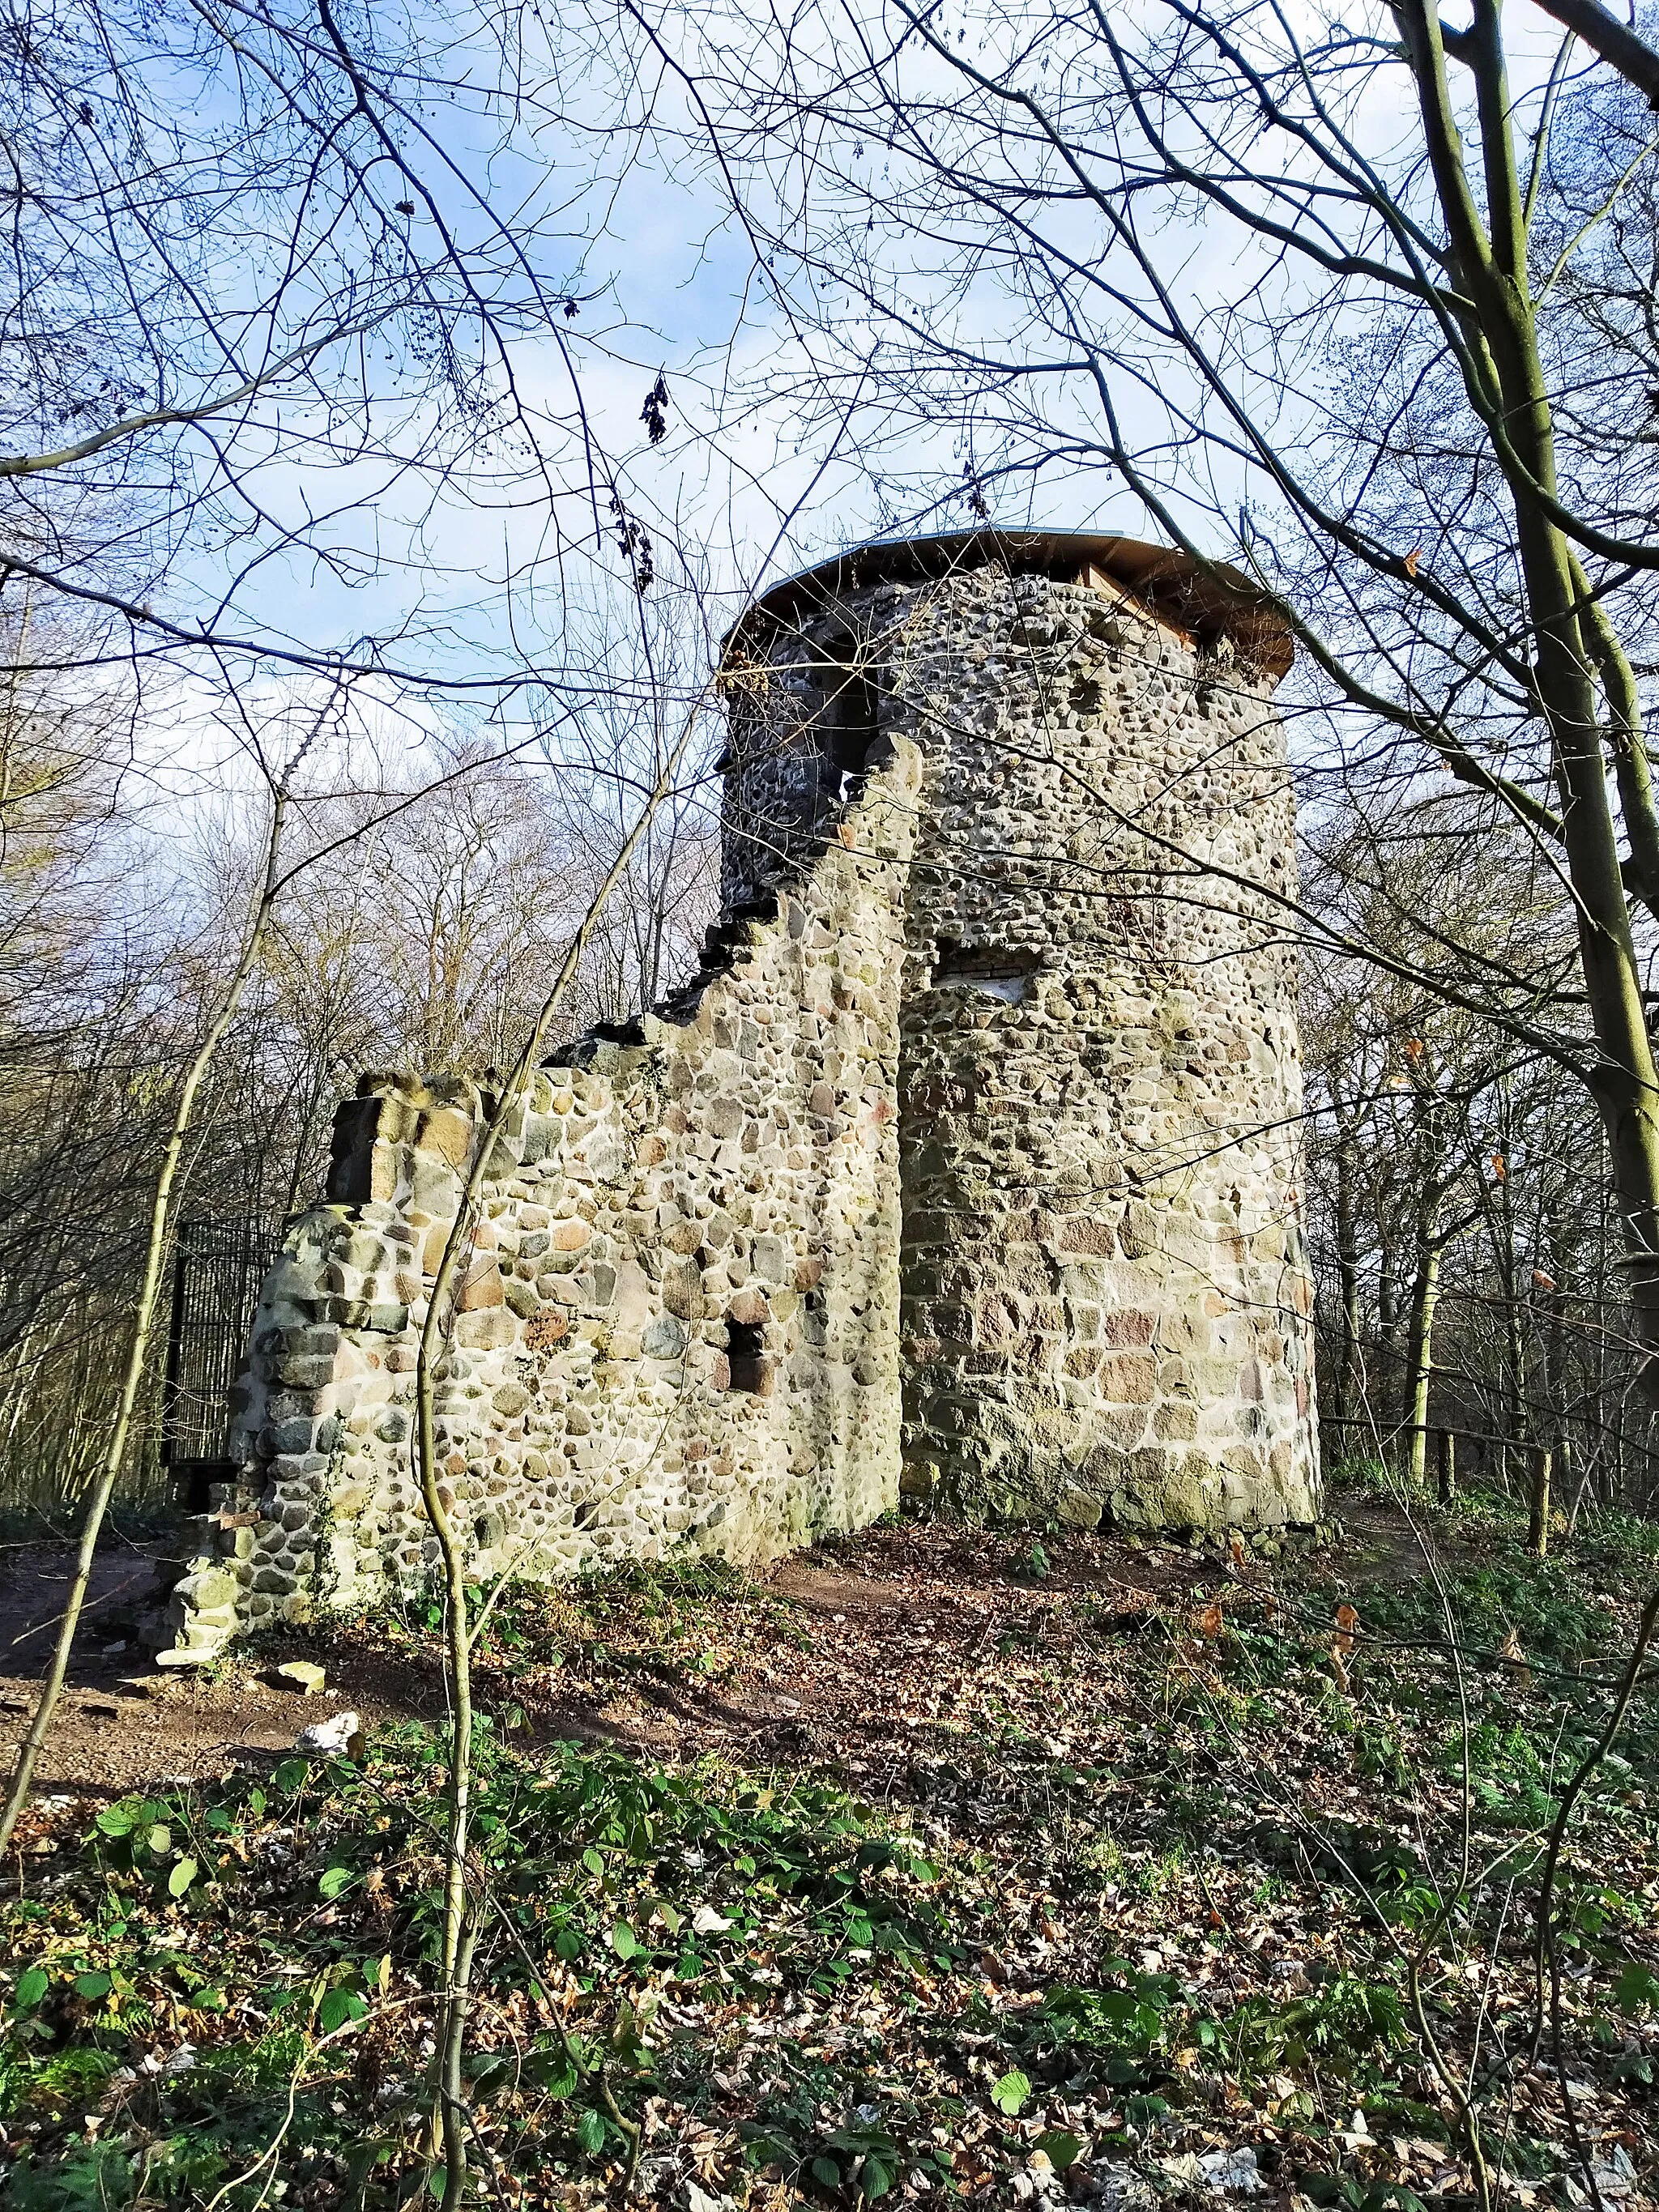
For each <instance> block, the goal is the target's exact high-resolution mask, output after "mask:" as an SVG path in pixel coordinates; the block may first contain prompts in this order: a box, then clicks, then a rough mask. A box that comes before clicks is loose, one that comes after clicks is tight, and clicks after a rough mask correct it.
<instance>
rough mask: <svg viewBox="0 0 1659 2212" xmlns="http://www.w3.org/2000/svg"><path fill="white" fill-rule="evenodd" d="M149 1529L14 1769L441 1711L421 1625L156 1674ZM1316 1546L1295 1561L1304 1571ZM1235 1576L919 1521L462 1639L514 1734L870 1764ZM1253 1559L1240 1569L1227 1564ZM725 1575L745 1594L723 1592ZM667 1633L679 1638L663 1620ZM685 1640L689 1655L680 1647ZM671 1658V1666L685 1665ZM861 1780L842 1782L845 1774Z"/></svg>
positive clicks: (72, 1765)
mask: <svg viewBox="0 0 1659 2212" xmlns="http://www.w3.org/2000/svg"><path fill="white" fill-rule="evenodd" d="M1349 1512H1350V1516H1351V1518H1352V1520H1353V1522H1354V1527H1353V1533H1352V1536H1350V1537H1347V1538H1345V1539H1344V1540H1343V1541H1342V1543H1341V1547H1340V1565H1341V1572H1342V1578H1343V1579H1344V1581H1345V1582H1355V1581H1360V1582H1363V1581H1365V1580H1370V1579H1382V1580H1388V1581H1395V1580H1397V1579H1398V1578H1399V1577H1401V1575H1403V1574H1405V1573H1408V1572H1412V1571H1415V1562H1416V1558H1417V1553H1416V1546H1415V1542H1414V1540H1413V1537H1412V1534H1411V1531H1410V1529H1409V1528H1408V1526H1407V1524H1406V1522H1405V1521H1404V1519H1403V1516H1401V1515H1400V1514H1399V1513H1398V1511H1397V1510H1395V1509H1394V1508H1392V1507H1390V1506H1386V1505H1381V1504H1376V1503H1374V1502H1370V1501H1366V1502H1364V1504H1360V1503H1359V1502H1358V1501H1355V1502H1354V1504H1351V1506H1350V1508H1349ZM166 1551H167V1547H166V1545H165V1544H164V1543H162V1542H151V1543H149V1544H143V1543H138V1542H133V1541H112V1543H111V1545H110V1547H109V1548H108V1549H107V1551H106V1553H105V1554H104V1556H103V1557H102V1558H101V1559H100V1561H99V1563H98V1567H97V1571H96V1574H95V1577H94V1586H93V1590H92V1593H91V1597H90V1600H89V1603H88V1608H87V1611H86V1613H85V1615H84V1616H83V1622H82V1632H81V1637H80V1639H79V1644H78V1646H77V1650H76V1656H75V1659H74V1662H73V1664H72V1666H71V1668H70V1680H69V1683H68V1686H67V1687H66V1689H65V1692H64V1698H63V1700H62V1703H61V1705H60V1707H59V1711H58V1716H57V1718H56V1720H55V1722H54V1724H53V1727H52V1734H51V1735H50V1736H49V1738H48V1740H47V1743H46V1748H45V1751H44V1753H43V1755H42V1758H41V1760H40V1767H39V1769H38V1787H39V1789H40V1791H41V1792H42V1793H43V1794H45V1795H46V1796H57V1797H58V1798H60V1799H63V1800H69V1799H75V1798H88V1799H103V1798H106V1797H108V1796H112V1795H114V1794H118V1793H119V1792H121V1791H124V1790H131V1789H135V1788H139V1787H143V1786H146V1785H149V1784H154V1783H157V1782H162V1781H167V1780H172V1779H185V1778H188V1779H192V1780H194V1779H200V1778H205V1777H208V1776H210V1775H214V1774H219V1773H222V1772H224V1771H226V1770H227V1769H228V1768H229V1767H231V1766H233V1765H241V1764H246V1763H248V1762H250V1761H252V1762H254V1763H258V1762H261V1761H264V1760H269V1759H272V1758H273V1757H276V1756H277V1755H280V1754H283V1753H287V1752H289V1751H290V1750H291V1749H292V1748H293V1747H294V1742H295V1736H296V1735H297V1733H298V1731H299V1730H300V1729H302V1728H304V1727H306V1726H307V1725H308V1724H310V1723H313V1722H317V1721H321V1720H325V1719H327V1718H328V1717H330V1716H331V1715H332V1714H334V1713H337V1712H338V1711H343V1710H345V1709H347V1708H349V1709H352V1710H354V1711H356V1712H357V1713H358V1714H359V1715H360V1716H361V1717H362V1720H363V1722H364V1723H365V1725H366V1726H367V1727H368V1729H370V1730H371V1731H372V1730H374V1729H376V1728H378V1727H380V1726H382V1725H385V1724H386V1723H392V1722H396V1721H400V1720H424V1721H432V1720H436V1719H439V1718H441V1717H442V1714H443V1711H444V1704H445V1700H444V1687H443V1677H442V1671H441V1664H440V1659H439V1652H438V1649H437V1643H436V1639H435V1638H434V1637H432V1636H430V1635H426V1636H424V1637H422V1636H421V1635H419V1634H414V1635H411V1634H409V1633H407V1632H405V1633H401V1634H399V1635H398V1636H396V1637H395V1638H391V1639H390V1640H388V1638H386V1635H385V1634H384V1633H382V1632H379V1631H377V1630H376V1629H375V1627H374V1625H373V1624H372V1623H369V1622H338V1623H330V1624H328V1625H327V1626H325V1627H321V1628H316V1627H313V1628H312V1629H309V1630H306V1629H294V1630H291V1631H288V1632H282V1633H280V1634H277V1635H275V1636H272V1637H270V1638H267V1639H265V1640H264V1641H263V1642H262V1643H261V1644H260V1645H259V1646H258V1648H257V1649H255V1650H241V1651H239V1652H238V1653H237V1654H236V1655H234V1656H233V1657H232V1658H230V1659H228V1660H224V1661H221V1662H218V1663H217V1664H216V1666H214V1667H213V1668H210V1669H208V1670H206V1671H205V1672H204V1673H201V1674H184V1673H176V1672H164V1671H161V1670H159V1669H157V1668H155V1665H154V1663H153V1660H152V1657H151V1651H150V1650H146V1649H145V1648H144V1644H143V1641H142V1638H143V1632H144V1630H145V1629H146V1627H147V1626H148V1627H149V1629H150V1632H151V1635H152V1649H153V1638H154V1623H155V1610H154V1607H155V1588H156V1577H157V1573H158V1569H159V1568H160V1567H161V1565H162V1564H163V1562H164V1560H165V1556H166ZM73 1565H74V1558H73V1553H72V1552H71V1551H70V1549H69V1548H68V1547H64V1546H62V1545H59V1544H26V1545H18V1546H15V1547H11V1548H10V1549H9V1550H8V1551H6V1552H4V1553H0V1760H3V1761H4V1762H5V1763H6V1764H7V1765H9V1754H10V1753H12V1752H13V1751H15V1747H16V1744H17V1742H18V1741H19V1739H20V1738H21V1735H22V1732H23V1729H24V1728H25V1726H26V1725H27V1717H28V1714H29V1712H30V1711H31V1710H32V1705H33V1686H34V1683H35V1681H36V1680H37V1679H38V1675H39V1673H40V1668H41V1667H42V1666H43V1665H44V1663H45V1661H46V1656H47V1653H48V1650H49V1646H50V1640H51V1636H52V1630H53V1628H54V1626H55V1625H56V1622H57V1620H58V1618H59V1616H60V1613H61V1608H62V1605H63V1601H64V1595H65V1592H66V1589H67V1587H68V1583H69V1579H70V1575H71V1573H72V1571H73ZM1335 1565H1336V1562H1335V1560H1334V1559H1332V1558H1331V1557H1330V1555H1328V1554H1324V1553H1321V1554H1316V1555H1314V1556H1313V1557H1311V1558H1308V1559H1304V1560H1303V1561H1302V1562H1300V1564H1299V1566H1298V1580H1299V1581H1300V1582H1302V1583H1303V1585H1304V1588H1306V1587H1307V1585H1308V1584H1309V1583H1317V1582H1319V1581H1322V1580H1325V1579H1328V1578H1330V1577H1332V1575H1333V1573H1334V1569H1335ZM1239 1571H1240V1570H1239V1569H1237V1568H1235V1567H1233V1566H1231V1565H1229V1564H1227V1563H1226V1562H1225V1561H1223V1560H1221V1559H1217V1558H1215V1557H1212V1556H1206V1555H1203V1554H1200V1553H1193V1552H1190V1551H1188V1549H1186V1548H1185V1547H1178V1546H1158V1545H1153V1546H1139V1545H1135V1544H1133V1541H1129V1542H1126V1541H1123V1540H1121V1539H1119V1538H1115V1537H1112V1536H1098V1535H1097V1536H1084V1535H1069V1534H1068V1535H1067V1536H1066V1537H1064V1538H1063V1539H1062V1538H1054V1537H1045V1538H1044V1539H1043V1540H1042V1550H1040V1551H1038V1552H1037V1553H1036V1556H1035V1558H1034V1555H1033V1544H1032V1539H1031V1537H1030V1535H1029V1534H1018V1535H1000V1534H991V1533H987V1532H983V1531H973V1532H969V1531H966V1530H964V1529H963V1528H956V1527H948V1526H945V1525H942V1524H939V1523H937V1522H933V1523H929V1522H907V1523H904V1524H902V1526H897V1527H893V1526H888V1527H883V1528H874V1529H869V1530H866V1531H865V1532H864V1533H863V1534H860V1535H859V1536H856V1537H853V1538H849V1539H845V1540H841V1541H836V1542H835V1543H833V1544H830V1545H827V1546H823V1547H819V1548H817V1549H816V1550H813V1551H811V1552H806V1553H799V1554H798V1555H796V1556H794V1557H793V1558H790V1559H784V1560H781V1561H780V1562H778V1563H777V1564H776V1565H775V1566H773V1567H771V1568H769V1569H767V1570H764V1571H763V1572H762V1573H761V1574H760V1575H759V1576H758V1577H757V1579H756V1581H755V1583H753V1584H750V1585H747V1586H744V1585H739V1586H738V1593H737V1594H736V1595H734V1596H733V1597H731V1598H724V1599H721V1600H720V1601H702V1600H691V1601H683V1603H682V1608H681V1613H682V1616H683V1620H684V1622H686V1623H689V1624H690V1626H685V1628H684V1633H682V1634H680V1636H679V1638H678V1643H676V1644H673V1645H672V1648H671V1649H665V1642H664V1634H663V1631H662V1628H661V1626H660V1607H655V1608H653V1607H652V1606H651V1605H650V1604H648V1603H646V1602H644V1601H635V1600H633V1599H630V1598H629V1596H628V1595H626V1594H625V1593H618V1595H616V1596H609V1595H607V1596H605V1598H604V1600H603V1601H602V1604H601V1607H600V1610H601V1611H602V1613H603V1619H602V1621H601V1623H600V1627H601V1631H602V1633H601V1635H600V1636H599V1638H596V1637H595V1635H594V1622H593V1620H592V1618H590V1617H586V1616H591V1615H592V1613H594V1604H593V1601H592V1599H591V1598H590V1596H589V1595H588V1593H589V1592H590V1591H592V1590H593V1589H599V1590H600V1591H603V1590H604V1589H605V1586H604V1585H603V1584H600V1585H575V1586H567V1587H568V1588H569V1589H571V1590H572V1595H570V1596H569V1597H568V1599H566V1598H560V1599H557V1600H555V1601H554V1602H555V1603H556V1604H562V1605H563V1606H565V1607H566V1608H567V1609H568V1613H569V1615H570V1626H571V1630H572V1632H573V1633H572V1644H571V1648H569V1649H568V1650H567V1652H566V1656H565V1659H564V1663H562V1664H556V1665H548V1664H545V1663H538V1664H535V1665H533V1666H527V1665H526V1663H525V1662H521V1661H520V1660H519V1659H518V1658H517V1657H515V1655H514V1654H513V1653H512V1652H511V1651H505V1652H501V1651H498V1652H495V1653H494V1654H493V1655H491V1654H490V1653H489V1652H487V1651H486V1652H485V1653H484V1654H483V1655H482V1656H481V1658H480V1662H479V1664H478V1668H477V1678H478V1679H477V1694H478V1699H479V1703H480V1705H482V1706H483V1708H484V1709H485V1710H489V1709H490V1708H491V1707H492V1706H493V1707H494V1708H495V1711H497V1712H498V1713H499V1714H501V1715H505V1716H508V1717H510V1721H511V1724H512V1725H513V1726H515V1727H521V1728H525V1729H528V1730H529V1731H531V1733H532V1735H534V1736H536V1737H540V1738H544V1739H552V1738H559V1737H562V1738H566V1739H574V1740H576V1741H595V1740H599V1739H609V1740H611V1741H616V1742H617V1743H618V1744H621V1745H623V1746H626V1747H630V1748H632V1749H635V1750H637V1751H639V1752H641V1753H645V1754H647V1755H648V1756H650V1757H653V1758H655V1759H664V1760H667V1761H670V1762H673V1763H678V1761H681V1760H684V1759H692V1758H695V1757H696V1756H698V1755H699V1754H700V1753H703V1752H706V1751H712V1750H716V1749H726V1750H738V1749H743V1750H744V1751H746V1753H747V1754H748V1755H749V1756H750V1757H751V1758H757V1759H763V1760H766V1761H769V1762H776V1763H788V1764H794V1763H799V1764H802V1765H818V1766H823V1765H832V1766H840V1767H842V1768H844V1769H846V1770H848V1771H850V1772H852V1773H854V1774H857V1775H862V1774H865V1773H866V1772H867V1771H870V1770H871V1769H872V1768H873V1769H874V1770H875V1771H876V1773H877V1774H879V1773H880V1772H881V1771H883V1770H884V1769H885V1768H887V1767H888V1766H889V1765H890V1764H891V1763H892V1761H893V1757H894V1753H896V1752H902V1749H903V1748H905V1747H908V1745H910V1744H911V1743H913V1742H914V1741H915V1737H914V1731H915V1729H918V1728H921V1729H928V1730H931V1731H938V1732H942V1733H944V1734H947V1735H948V1734H951V1733H957V1734H966V1733H967V1729H968V1725H969V1723H968V1722H967V1721H966V1720H965V1719H959V1718H957V1717H955V1716H956V1715H957V1714H958V1713H963V1714H967V1713H970V1712H971V1711H973V1709H974V1707H975V1704H976V1702H977V1698H976V1691H977V1689H978V1688H979V1687H980V1686H981V1685H982V1684H983V1682H984V1680H985V1679H986V1678H987V1676H989V1675H991V1674H994V1673H995V1672H997V1671H998V1670H1000V1669H1006V1667H1007V1666H1008V1664H1009V1661H1010V1657H1011V1656H1012V1657H1013V1658H1014V1659H1015V1660H1016V1661H1018V1657H1019V1656H1020V1655H1021V1654H1022V1652H1024V1653H1029V1654H1036V1653H1040V1652H1041V1653H1047V1654H1053V1653H1054V1652H1055V1651H1056V1650H1057V1649H1058V1648H1059V1647H1060V1646H1063V1645H1065V1644H1068V1643H1069V1641H1070V1634H1069V1629H1068V1613H1070V1612H1071V1611H1072V1610H1073V1607H1074V1605H1075V1601H1078V1600H1079V1599H1080V1598H1081V1597H1083V1596H1085V1595H1088V1596H1089V1597H1090V1598H1091V1600H1092V1601H1093V1603H1094V1608H1095V1625H1096V1630H1097V1631H1098V1626H1099V1621H1100V1618H1101V1615H1100V1610H1099V1608H1100V1605H1101V1601H1102V1600H1103V1599H1104V1601H1105V1604H1106V1617H1107V1619H1108V1620H1109V1621H1110V1622H1111V1623H1112V1625H1113V1626H1115V1627H1116V1628H1117V1629H1118V1630H1120V1631H1121V1633H1122V1634H1124V1635H1126V1636H1129V1635H1133V1634H1134V1633H1136V1632H1138V1630H1139V1628H1140V1627H1141V1626H1144V1625H1145V1624H1146V1623H1147V1622H1148V1621H1149V1620H1151V1619H1152V1617H1153V1615H1154V1614H1155V1613H1159V1612H1162V1613H1165V1614H1166V1615H1167V1614H1169V1613H1177V1614H1179V1613H1180V1612H1181V1611H1182V1609H1183V1608H1189V1607H1198V1608H1201V1607H1203V1606H1205V1605H1206V1603H1207V1602H1208V1600H1209V1598H1210V1597H1211V1596H1212V1595H1214V1594H1215V1593H1216V1592H1217V1591H1218V1590H1219V1589H1222V1588H1224V1587H1225V1585H1226V1584H1227V1583H1229V1582H1231V1581H1236V1580H1237V1577H1238V1574H1239ZM1254 1571H1255V1568H1254V1565H1253V1563H1252V1564H1248V1565H1245V1566H1244V1567H1243V1573H1244V1574H1245V1575H1247V1576H1249V1575H1251V1574H1252V1573H1253V1572H1254ZM745 1587H746V1592H747V1596H746V1598H745V1596H744V1590H745ZM688 1636H689V1637H690V1644H687V1641H686V1638H687V1637H688ZM704 1642H707V1644H708V1649H706V1650H698V1649H697V1646H698V1645H699V1644H702V1643H704ZM688 1656H689V1657H690V1660H691V1662H692V1663H690V1664H688V1663H687V1659H688ZM296 1658H305V1659H312V1660H316V1661H319V1662H321V1663H322V1664H323V1666H324V1667H325V1668H326V1670H327V1676H328V1682H327V1687H326V1689H325V1691H324V1692H322V1693H320V1694H319V1695H315V1696H312V1697H303V1696H301V1695H300V1694H299V1693H298V1692H295V1691H293V1690H291V1689H288V1688H285V1687H283V1686H280V1685H279V1684H277V1683H276V1681H275V1680H273V1679H272V1678H273V1676H274V1673H275V1669H276V1667H277V1666H279V1665H280V1664H281V1663H282V1662H283V1661H285V1660H288V1659H296ZM867 1786H868V1785H867V1784H866V1787H867Z"/></svg>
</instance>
